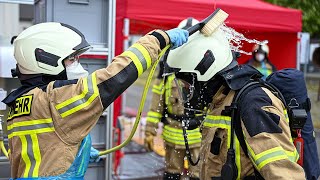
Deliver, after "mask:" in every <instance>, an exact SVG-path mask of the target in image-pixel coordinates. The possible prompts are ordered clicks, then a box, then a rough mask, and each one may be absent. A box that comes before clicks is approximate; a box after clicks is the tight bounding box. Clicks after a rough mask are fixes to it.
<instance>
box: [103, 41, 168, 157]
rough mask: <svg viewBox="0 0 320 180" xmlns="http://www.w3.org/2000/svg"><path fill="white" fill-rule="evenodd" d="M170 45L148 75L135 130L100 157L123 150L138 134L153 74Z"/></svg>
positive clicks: (134, 126)
mask: <svg viewBox="0 0 320 180" xmlns="http://www.w3.org/2000/svg"><path fill="white" fill-rule="evenodd" d="M169 47H170V45H167V46H166V47H165V48H164V49H163V50H162V51H161V53H160V54H159V56H158V59H157V60H156V62H155V63H154V64H153V66H152V68H151V71H150V73H149V75H148V78H147V82H146V85H145V86H144V89H143V92H142V97H141V100H140V105H139V109H138V113H137V116H136V120H135V122H134V125H133V128H132V130H131V133H130V135H129V137H128V138H127V139H126V140H125V141H124V142H122V143H121V144H120V145H118V146H116V147H113V148H111V149H107V150H105V151H100V152H99V156H101V155H105V154H109V153H112V152H114V151H116V150H119V149H121V148H123V147H124V146H126V145H127V144H128V143H129V142H130V141H131V139H132V137H133V136H134V133H135V132H136V130H137V127H138V125H139V122H140V119H141V113H142V111H143V108H144V103H145V101H146V97H147V93H148V90H149V86H150V83H151V80H152V77H153V74H154V72H155V70H156V68H157V65H158V63H159V61H160V58H161V57H162V56H163V54H164V53H165V52H166V51H167V49H169Z"/></svg>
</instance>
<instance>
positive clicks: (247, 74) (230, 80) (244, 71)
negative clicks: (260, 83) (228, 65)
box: [220, 65, 263, 91]
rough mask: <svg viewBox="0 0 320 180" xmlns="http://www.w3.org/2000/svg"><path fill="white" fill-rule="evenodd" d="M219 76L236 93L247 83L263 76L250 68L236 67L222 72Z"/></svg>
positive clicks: (244, 66) (247, 66) (246, 66)
mask: <svg viewBox="0 0 320 180" xmlns="http://www.w3.org/2000/svg"><path fill="white" fill-rule="evenodd" d="M220 76H221V77H222V78H223V79H224V81H225V83H226V85H227V86H228V87H229V88H230V89H231V90H234V91H237V90H239V89H241V88H242V87H243V86H244V85H246V84H247V83H248V82H249V81H251V80H253V79H259V78H261V77H262V76H263V75H262V74H261V73H260V72H259V71H258V70H256V69H255V68H254V67H252V66H249V65H237V66H235V67H234V68H232V69H230V70H228V71H224V72H223V73H221V74H220Z"/></svg>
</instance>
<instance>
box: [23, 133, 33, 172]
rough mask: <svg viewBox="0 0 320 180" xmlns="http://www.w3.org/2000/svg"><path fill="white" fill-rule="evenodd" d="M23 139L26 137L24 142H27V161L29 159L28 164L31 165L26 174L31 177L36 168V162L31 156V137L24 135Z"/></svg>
mask: <svg viewBox="0 0 320 180" xmlns="http://www.w3.org/2000/svg"><path fill="white" fill-rule="evenodd" d="M25 137H26V140H27V152H28V156H29V159H30V163H31V166H30V170H29V172H28V177H32V173H33V171H34V167H35V166H36V160H35V158H34V155H33V149H32V139H31V136H30V135H26V136H25Z"/></svg>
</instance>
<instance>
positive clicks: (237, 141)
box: [234, 136, 241, 179]
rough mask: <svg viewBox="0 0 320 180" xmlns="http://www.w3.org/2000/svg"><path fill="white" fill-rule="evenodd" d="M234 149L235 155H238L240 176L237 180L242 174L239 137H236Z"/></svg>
mask: <svg viewBox="0 0 320 180" xmlns="http://www.w3.org/2000/svg"><path fill="white" fill-rule="evenodd" d="M234 147H235V153H236V165H237V168H238V175H237V179H240V174H241V159H240V156H241V155H240V151H241V147H240V143H239V140H238V138H237V136H234Z"/></svg>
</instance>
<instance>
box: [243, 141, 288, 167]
mask: <svg viewBox="0 0 320 180" xmlns="http://www.w3.org/2000/svg"><path fill="white" fill-rule="evenodd" d="M247 147H248V150H249V154H250V156H251V158H252V159H253V161H254V164H255V166H256V167H257V169H258V170H260V169H261V168H263V167H264V166H265V165H267V164H269V163H271V162H274V161H278V160H282V159H288V156H287V155H286V154H285V152H284V150H283V149H282V148H281V147H275V148H272V149H268V150H266V151H263V152H262V153H259V154H257V155H255V153H254V151H253V150H252V149H251V147H250V146H249V145H248V144H247Z"/></svg>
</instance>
